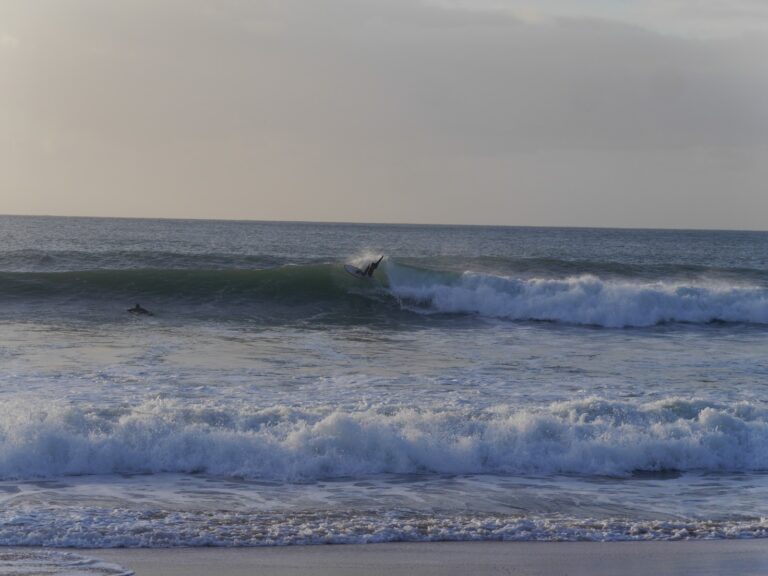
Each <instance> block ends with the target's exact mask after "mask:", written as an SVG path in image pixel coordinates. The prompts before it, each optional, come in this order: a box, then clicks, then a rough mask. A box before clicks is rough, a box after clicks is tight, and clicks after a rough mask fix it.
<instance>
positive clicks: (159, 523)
mask: <svg viewBox="0 0 768 576" xmlns="http://www.w3.org/2000/svg"><path fill="white" fill-rule="evenodd" d="M20 524H23V525H24V526H26V527H28V529H27V530H20V529H19V525H20ZM765 537H768V520H767V519H764V518H756V519H743V520H732V521H710V520H682V519H681V520H636V521H633V520H627V519H624V518H603V519H592V518H571V517H564V516H558V515H550V516H548V517H542V516H533V517H531V516H526V517H521V516H513V515H500V514H477V513H456V514H440V513H429V514H419V513H411V512H408V511H400V512H395V511H393V512H388V513H365V512H347V511H342V512H333V511H327V510H325V511H319V512H305V513H293V514H256V513H243V512H224V511H219V512H206V513H202V512H195V511H159V510H149V511H136V510H129V509H103V508H70V509H66V510H55V511H53V510H38V511H36V512H34V513H29V514H26V515H23V516H22V515H20V514H18V513H17V512H14V511H0V545H12V546H56V547H71V548H114V547H129V548H168V547H176V546H185V547H194V546H221V547H235V546H286V545H313V544H371V543H381V542H440V541H473V540H474V541H480V540H485V541H488V540H502V541H543V542H574V541H576V542H579V541H595V542H620V541H642V540H702V539H708V540H709V539H736V538H739V539H743V538H765ZM53 573H54V574H56V573H57V572H53ZM120 573H121V572H106V571H105V572H94V571H91V572H88V571H83V572H82V574H83V576H86V575H89V574H120ZM77 574H80V573H79V572H78V573H77Z"/></svg>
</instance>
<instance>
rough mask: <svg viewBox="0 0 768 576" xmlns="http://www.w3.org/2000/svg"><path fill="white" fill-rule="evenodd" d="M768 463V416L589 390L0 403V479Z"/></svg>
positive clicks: (753, 407) (754, 408)
mask: <svg viewBox="0 0 768 576" xmlns="http://www.w3.org/2000/svg"><path fill="white" fill-rule="evenodd" d="M669 469H674V470H705V471H756V470H768V411H766V409H765V408H764V407H763V406H762V405H758V404H751V403H738V404H730V405H721V404H716V403H712V402H705V401H695V400H683V399H672V400H668V401H664V402H655V403H645V404H643V403H629V402H617V401H610V400H604V399H599V398H592V399H587V400H580V401H573V402H562V403H555V404H551V405H549V406H546V407H543V408H540V409H526V410H523V409H516V408H515V407H513V406H508V405H500V406H496V407H493V408H490V409H483V410H478V409H469V408H467V409H453V408H432V409H430V410H416V409H413V408H409V407H401V408H397V407H392V406H382V407H380V408H377V407H372V408H365V409H360V410H352V409H349V410H340V409H335V408H334V407H331V406H323V407H318V408H316V409H297V408H291V407H287V406H277V407H273V408H268V409H256V408H249V407H247V406H240V407H238V408H232V407H229V408H226V407H223V406H217V405H216V404H200V405H196V406H192V407H189V406H184V405H181V404H178V403H175V402H172V401H162V400H156V401H152V402H149V403H145V404H142V405H140V406H136V407H133V408H130V409H124V410H119V411H118V410H112V411H107V410H96V409H90V408H85V407H79V406H61V407H55V408H49V407H46V406H44V405H42V404H36V403H34V402H30V401H21V400H19V401H11V402H6V403H4V404H3V406H2V407H1V408H0V478H2V479H29V478H45V477H56V476H62V475H82V474H124V473H161V472H180V473H191V472H206V473H209V474H216V475H222V476H241V477H247V478H263V479H275V480H281V481H283V480H289V481H291V480H312V479H323V478H337V477H360V476H369V475H376V474H383V473H396V474H397V473H431V472H435V473H460V474H474V473H495V474H528V473H569V474H587V475H593V474H600V475H627V474H631V473H632V472H633V471H637V470H646V471H655V470H669Z"/></svg>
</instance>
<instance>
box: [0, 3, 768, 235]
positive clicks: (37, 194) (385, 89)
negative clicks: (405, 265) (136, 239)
mask: <svg viewBox="0 0 768 576" xmlns="http://www.w3.org/2000/svg"><path fill="white" fill-rule="evenodd" d="M440 2H441V4H440V5H436V4H435V3H434V2H433V1H432V0H430V2H426V1H422V0H314V1H311V2H310V1H308V0H282V1H277V0H275V1H266V0H264V1H250V0H222V1H219V2H215V3H214V2H210V1H203V0H159V1H158V0H152V1H150V0H133V1H131V2H102V1H99V0H71V1H70V2H67V3H61V2H58V1H54V0H40V1H38V2H34V3H30V2H27V1H26V0H5V2H4V3H3V4H2V5H0V22H3V26H4V28H5V29H6V30H7V33H4V35H3V37H5V36H6V35H7V36H8V37H9V38H23V39H24V41H23V42H17V44H16V45H15V46H16V48H15V50H13V55H12V56H11V55H8V54H6V55H3V53H4V52H5V53H10V52H11V51H9V50H1V49H0V126H2V127H3V128H2V130H0V191H2V192H1V193H0V212H35V213H70V214H75V213H86V214H112V215H146V216H193V217H239V218H280V219H331V220H368V221H370V220H376V221H431V222H441V221H442V222H472V223H479V222H489V223H490V222H492V223H508V224H573V225H605V226H608V225H636V226H686V227H693V226H715V227H751V228H755V227H764V226H765V224H764V222H763V221H762V215H763V214H765V213H766V210H768V194H765V186H764V182H765V181H766V176H768V173H767V172H768V169H767V168H766V166H768V152H766V151H767V150H768V106H767V105H766V102H768V70H767V69H766V67H765V65H764V62H763V60H764V56H763V54H765V49H766V48H768V42H767V41H766V39H767V38H768V35H766V34H763V33H761V32H751V33H747V29H746V28H745V27H743V26H742V25H741V22H742V20H741V19H740V18H742V17H743V18H746V17H747V16H745V14H753V16H754V20H755V21H756V22H759V21H761V18H762V17H763V12H764V10H762V6H761V5H760V4H758V3H755V2H748V1H742V2H734V3H725V2H715V1H711V2H704V3H702V2H696V3H694V2H688V3H686V2H681V1H680V2H667V3H664V4H662V3H661V2H655V1H654V0H651V1H649V2H626V3H615V2H611V3H609V2H597V1H595V2H584V3H579V5H580V6H587V7H589V9H586V8H584V9H583V13H568V12H567V10H565V8H566V7H567V6H566V3H565V2H557V1H554V0H553V1H551V2H538V3H536V5H535V6H536V7H537V10H538V12H536V11H533V12H531V11H530V10H529V14H528V15H526V14H523V13H522V12H520V10H517V8H518V7H526V6H527V7H529V8H530V7H531V6H533V4H531V3H523V2H515V1H513V0H498V2H495V3H493V4H491V3H488V4H487V5H484V6H483V9H478V8H477V6H478V4H475V3H473V5H472V9H471V10H470V9H467V7H462V5H460V4H458V3H457V2H455V1H453V0H440ZM449 2H450V4H449ZM567 4H568V5H569V6H570V5H571V4H573V3H570V2H569V3H567ZM609 4H610V5H618V4H621V5H626V10H625V12H626V14H624V15H623V16H622V15H616V14H614V13H613V12H612V9H611V8H610V7H609ZM641 7H642V8H643V10H640V8H641ZM511 8H514V9H511ZM686 10H687V11H688V13H689V15H690V18H691V20H690V22H692V23H694V21H696V22H698V21H702V22H703V21H707V20H708V19H709V20H717V17H716V16H715V15H716V14H717V13H718V11H726V12H727V13H728V14H731V15H732V21H733V24H732V27H731V32H730V33H729V34H728V35H722V34H719V35H718V36H717V37H710V36H708V37H702V36H700V35H696V36H691V35H688V34H685V33H682V32H681V33H679V34H678V33H675V34H668V33H667V32H666V31H664V30H660V27H658V26H652V25H651V24H649V22H653V21H659V22H661V23H666V24H674V23H675V22H677V21H685V18H686V17H685V16H684V14H685V13H686ZM640 12H643V13H645V14H646V19H645V20H643V19H642V18H639V17H634V16H633V17H630V16H632V15H633V14H636V13H638V14H639V13H640ZM665 14H667V15H665ZM669 14H673V16H669ZM740 14H741V15H742V16H739V15H740ZM648 15H650V16H648ZM723 18H725V16H723ZM676 19H677V20H676ZM675 26H676V25H675ZM678 30H682V28H679V27H678ZM662 32H663V33H662Z"/></svg>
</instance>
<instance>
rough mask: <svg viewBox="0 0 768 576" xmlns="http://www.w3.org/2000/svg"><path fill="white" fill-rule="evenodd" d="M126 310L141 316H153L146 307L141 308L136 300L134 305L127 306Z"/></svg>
mask: <svg viewBox="0 0 768 576" xmlns="http://www.w3.org/2000/svg"><path fill="white" fill-rule="evenodd" d="M128 312H130V313H131V314H136V315H142V316H154V314H152V312H150V311H149V310H147V309H146V308H142V307H141V304H139V303H138V302H137V303H136V306H134V307H133V308H128Z"/></svg>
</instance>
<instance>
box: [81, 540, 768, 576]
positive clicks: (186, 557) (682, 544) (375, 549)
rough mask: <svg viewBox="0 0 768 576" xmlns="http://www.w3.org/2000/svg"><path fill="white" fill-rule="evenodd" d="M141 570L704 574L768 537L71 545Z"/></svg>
mask: <svg viewBox="0 0 768 576" xmlns="http://www.w3.org/2000/svg"><path fill="white" fill-rule="evenodd" d="M68 551H71V552H74V553H77V554H82V555H86V556H90V557H93V558H98V559H100V560H104V561H106V562H111V563H116V564H120V565H121V566H123V567H124V568H126V569H129V570H132V571H134V573H135V575H136V576H210V575H212V574H215V575H216V576H255V575H258V576H298V575H317V576H353V575H359V574H366V575H367V576H410V575H420V576H421V575H423V576H466V575H471V576H484V575H496V574H499V575H506V574H514V575H516V576H545V575H546V576H560V575H562V576H566V575H567V576H613V575H616V574H621V575H623V576H648V575H649V574H654V575H669V576H678V575H679V576H683V575H685V576H688V575H691V574H696V575H697V576H707V575H713V576H714V575H732V574H738V575H739V576H751V575H755V576H757V575H764V574H767V573H768V538H766V539H756V540H705V541H702V540H695V541H677V542H653V541H651V542H418V543H413V542H409V543H383V544H346V545H327V546H324V545H317V546H279V547H256V548H151V549H141V548H132V549H76V550H75V549H68Z"/></svg>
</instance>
